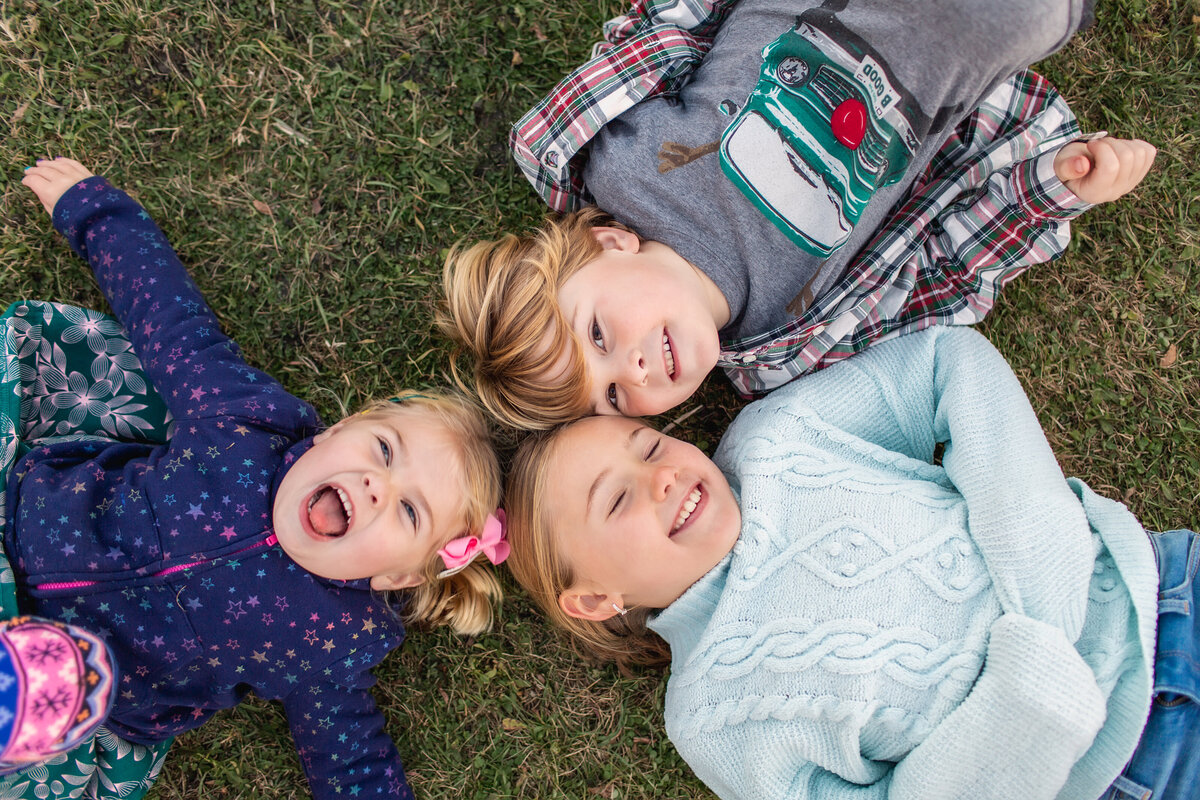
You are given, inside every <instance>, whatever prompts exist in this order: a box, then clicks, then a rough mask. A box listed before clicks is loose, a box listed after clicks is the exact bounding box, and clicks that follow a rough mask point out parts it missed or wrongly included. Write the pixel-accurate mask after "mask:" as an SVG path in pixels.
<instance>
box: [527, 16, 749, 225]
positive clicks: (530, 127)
mask: <svg viewBox="0 0 1200 800" xmlns="http://www.w3.org/2000/svg"><path fill="white" fill-rule="evenodd" d="M736 3H737V0H639V2H635V3H634V5H633V8H631V9H630V11H629V13H628V14H626V15H625V16H622V17H616V18H615V19H612V20H609V21H608V23H606V24H605V26H604V38H605V41H604V42H601V43H598V44H597V45H596V46H595V47H594V48H593V57H592V58H591V59H590V60H589V61H588V62H587V63H586V64H584V65H583V66H582V67H580V68H578V69H577V70H575V71H574V72H572V73H571V74H570V75H568V76H567V77H566V78H564V79H563V80H562V81H560V82H559V84H558V85H557V86H555V87H554V89H553V90H552V91H551V92H550V94H549V95H547V96H546V98H545V99H543V100H542V101H541V102H540V103H538V104H537V106H535V107H534V108H533V109H531V110H530V111H529V112H528V113H527V114H525V116H523V117H521V119H520V120H518V121H517V123H516V124H515V125H513V128H512V132H511V133H510V134H509V146H510V147H511V148H512V151H513V156H514V158H516V161H517V166H519V167H520V168H521V171H522V172H524V173H525V177H526V178H528V179H529V182H530V183H532V184H533V188H534V189H536V190H537V193H538V194H539V195H541V197H542V199H543V200H545V201H546V203H547V204H548V205H549V206H550V207H551V208H552V209H554V210H555V211H573V210H575V209H577V208H579V207H580V206H581V205H584V204H585V203H587V202H588V200H589V199H590V198H589V196H588V194H587V189H586V187H584V185H583V178H582V177H581V176H580V174H579V170H578V169H577V165H575V164H573V163H572V161H573V159H574V158H575V156H576V154H578V153H579V151H580V150H582V149H583V148H584V146H586V145H587V143H588V142H590V141H591V140H592V137H593V136H595V135H596V133H597V132H598V131H599V130H600V129H601V128H603V127H604V126H605V124H607V123H608V122H609V121H610V120H613V119H615V118H616V117H617V116H619V115H620V114H621V113H622V112H624V111H626V110H628V109H630V108H633V106H635V105H637V104H638V103H640V102H641V101H643V100H645V99H646V98H648V97H653V96H655V95H659V94H671V93H674V92H677V91H679V89H680V88H681V87H682V86H683V84H684V83H686V81H687V79H688V77H689V76H690V75H691V72H692V69H693V68H694V67H695V66H696V65H697V64H699V63H700V61H701V59H703V58H704V54H705V53H707V52H708V50H709V48H710V47H711V46H712V38H711V37H712V35H713V34H714V33H715V32H716V30H717V28H719V27H720V25H721V22H722V21H723V20H724V18H725V15H726V14H728V13H729V10H730V9H732V8H733V6H734V5H736Z"/></svg>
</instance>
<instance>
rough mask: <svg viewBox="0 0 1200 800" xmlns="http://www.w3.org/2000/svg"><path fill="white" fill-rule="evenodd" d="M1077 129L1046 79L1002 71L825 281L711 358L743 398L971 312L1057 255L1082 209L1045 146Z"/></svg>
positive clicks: (967, 318)
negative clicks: (792, 310) (762, 329)
mask: <svg viewBox="0 0 1200 800" xmlns="http://www.w3.org/2000/svg"><path fill="white" fill-rule="evenodd" d="M1078 137H1079V128H1078V125H1077V124H1076V121H1075V117H1074V115H1073V114H1072V113H1071V110H1070V109H1069V108H1068V107H1067V105H1066V103H1065V102H1064V101H1063V99H1062V97H1061V96H1060V95H1059V94H1058V92H1057V91H1055V89H1054V87H1053V86H1051V85H1050V84H1049V83H1048V82H1047V81H1046V80H1045V79H1044V78H1042V77H1041V76H1039V75H1037V74H1036V73H1034V72H1032V71H1029V70H1025V71H1022V72H1019V73H1017V74H1016V75H1014V76H1012V77H1011V78H1010V79H1009V80H1007V81H1006V82H1005V83H1003V84H1001V85H1000V86H999V87H998V88H997V89H996V90H995V91H994V92H992V93H991V94H990V95H989V96H988V97H987V98H985V100H984V102H983V103H982V104H981V105H980V107H979V108H978V109H976V110H975V111H974V112H973V113H972V114H970V115H969V116H968V117H967V118H966V119H964V120H963V121H962V122H961V123H960V124H959V126H958V127H957V129H956V130H955V132H954V133H953V134H952V135H951V137H950V138H949V139H948V140H947V141H946V143H945V144H944V145H943V146H942V147H941V149H940V150H939V151H938V153H937V155H936V156H935V157H934V159H933V160H932V161H931V162H930V165H929V166H928V167H927V168H926V170H925V173H924V175H923V176H922V177H921V179H919V180H918V181H917V182H916V183H914V184H913V186H912V189H911V190H910V192H909V195H908V199H907V200H906V201H905V203H904V204H903V205H902V206H901V207H900V208H899V209H898V210H897V211H896V212H894V213H893V214H892V215H891V217H889V218H888V221H887V222H886V223H885V225H884V226H883V228H882V229H880V231H879V233H878V234H877V235H876V237H875V238H874V239H873V240H872V241H871V243H870V244H869V245H867V247H865V248H864V249H863V251H862V252H861V253H860V254H859V255H858V256H857V257H856V258H855V260H854V261H853V262H851V264H850V267H849V268H848V270H847V271H846V274H845V275H844V276H843V278H842V280H841V281H840V282H839V283H838V284H837V285H836V286H834V287H832V288H831V289H830V290H829V291H827V292H825V293H824V294H823V295H822V296H821V297H819V298H817V300H816V302H815V303H814V304H813V305H812V306H811V307H810V308H809V309H808V310H807V311H806V312H805V314H804V315H803V316H802V317H798V318H796V319H795V320H793V321H791V322H789V323H788V324H786V325H784V326H781V327H779V328H776V329H774V330H771V331H768V332H766V333H763V334H759V335H757V336H753V337H748V338H744V339H741V340H735V341H725V342H722V353H721V358H720V360H719V362H718V364H719V365H720V366H721V367H722V368H723V369H724V370H725V372H726V374H727V375H728V376H729V379H730V380H731V381H733V384H734V387H735V388H736V389H737V390H738V391H739V392H740V393H741V394H742V395H743V396H746V397H752V396H754V395H757V394H762V393H764V392H768V391H770V390H771V389H775V388H777V387H779V386H782V385H783V384H785V383H787V382H788V381H790V380H792V379H793V378H796V377H798V376H800V375H803V374H804V373H806V372H811V371H815V370H818V369H820V368H822V367H825V366H828V365H829V364H832V363H834V362H835V361H839V360H841V359H843V358H845V357H846V356H849V355H853V354H854V353H857V352H858V351H860V350H862V349H863V348H865V347H866V346H867V345H869V344H871V343H873V342H878V341H882V340H885V339H889V338H891V337H893V336H898V335H899V334H901V333H907V332H911V331H915V330H920V329H921V328H926V327H929V326H930V325H936V324H946V325H969V324H972V323H974V322H978V321H979V320H980V319H982V318H983V317H984V316H985V315H986V314H987V313H988V311H990V310H991V308H992V306H993V305H994V304H995V301H996V297H997V296H998V295H999V294H1000V290H1001V289H1003V288H1004V286H1005V284H1007V283H1008V282H1009V281H1010V280H1012V279H1013V278H1014V277H1016V276H1017V275H1019V274H1020V273H1021V272H1023V271H1024V270H1025V269H1027V268H1028V267H1029V266H1030V265H1032V264H1037V263H1041V262H1045V261H1050V260H1052V259H1054V258H1057V257H1058V256H1059V255H1061V254H1062V252H1063V250H1064V249H1065V247H1066V245H1067V242H1068V241H1069V240H1070V225H1069V220H1070V219H1072V218H1074V217H1076V216H1078V215H1079V214H1081V213H1082V212H1083V211H1085V210H1086V209H1087V208H1089V207H1090V206H1089V205H1088V204H1086V203H1083V202H1082V201H1080V200H1079V199H1078V198H1077V197H1076V196H1075V194H1074V193H1073V192H1071V191H1070V190H1069V189H1067V187H1066V186H1064V185H1063V184H1062V182H1061V181H1059V180H1058V178H1057V177H1055V175H1054V164H1053V158H1054V151H1055V150H1057V149H1058V148H1059V147H1060V146H1062V145H1063V144H1065V143H1067V142H1069V141H1072V140H1073V139H1076V138H1078Z"/></svg>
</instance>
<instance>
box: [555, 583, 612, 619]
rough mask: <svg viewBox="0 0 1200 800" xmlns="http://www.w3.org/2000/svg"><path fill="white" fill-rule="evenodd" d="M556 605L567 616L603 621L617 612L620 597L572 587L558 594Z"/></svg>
mask: <svg viewBox="0 0 1200 800" xmlns="http://www.w3.org/2000/svg"><path fill="white" fill-rule="evenodd" d="M558 605H559V608H561V609H562V610H563V611H565V612H566V614H567V616H569V617H575V618H576V619H588V620H591V621H592V622H603V621H604V620H606V619H608V618H610V617H611V616H612V615H613V614H616V613H617V608H618V607H619V606H620V605H621V598H620V597H619V596H610V595H607V594H595V593H593V592H587V591H583V590H580V589H576V588H575V587H572V588H570V589H567V590H566V591H564V592H563V593H562V594H560V595H559V596H558Z"/></svg>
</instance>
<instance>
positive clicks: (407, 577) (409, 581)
mask: <svg viewBox="0 0 1200 800" xmlns="http://www.w3.org/2000/svg"><path fill="white" fill-rule="evenodd" d="M424 582H425V579H424V578H423V577H421V576H420V575H418V574H417V573H415V572H406V573H404V574H401V575H376V576H375V577H374V578H371V588H372V589H374V590H375V591H377V592H398V591H400V590H401V589H411V588H412V587H414V586H420V585H421V584H422V583H424Z"/></svg>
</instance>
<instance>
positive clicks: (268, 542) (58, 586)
mask: <svg viewBox="0 0 1200 800" xmlns="http://www.w3.org/2000/svg"><path fill="white" fill-rule="evenodd" d="M278 541H279V537H278V536H276V535H275V534H273V533H272V534H271V535H269V536H267V538H265V539H263V540H262V541H259V542H255V543H254V544H251V545H247V546H246V547H243V548H242V549H241V550H235V551H234V552H232V553H230V554H229V555H227V556H221V557H220V558H202V559H200V560H199V561H192V562H190V563H187V564H176V565H175V566H173V567H167V568H166V569H164V570H159V571H158V572H155V573H154V574H152V575H149V576H148V577H150V578H160V577H162V576H164V575H174V574H175V573H176V572H181V571H183V570H185V569H191V568H192V567H198V566H200V565H201V564H208V563H211V562H213V561H223V560H225V559H227V558H233V557H234V556H240V555H242V554H243V553H248V552H250V551H251V550H258V549H259V548H260V547H270V546H272V545H274V544H275V543H276V542H278ZM98 583H100V581H62V582H59V583H40V584H37V585H35V586H34V587H33V588H34V589H35V590H37V591H47V592H52V591H59V590H62V589H82V588H83V587H85V586H95V585H96V584H98Z"/></svg>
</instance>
